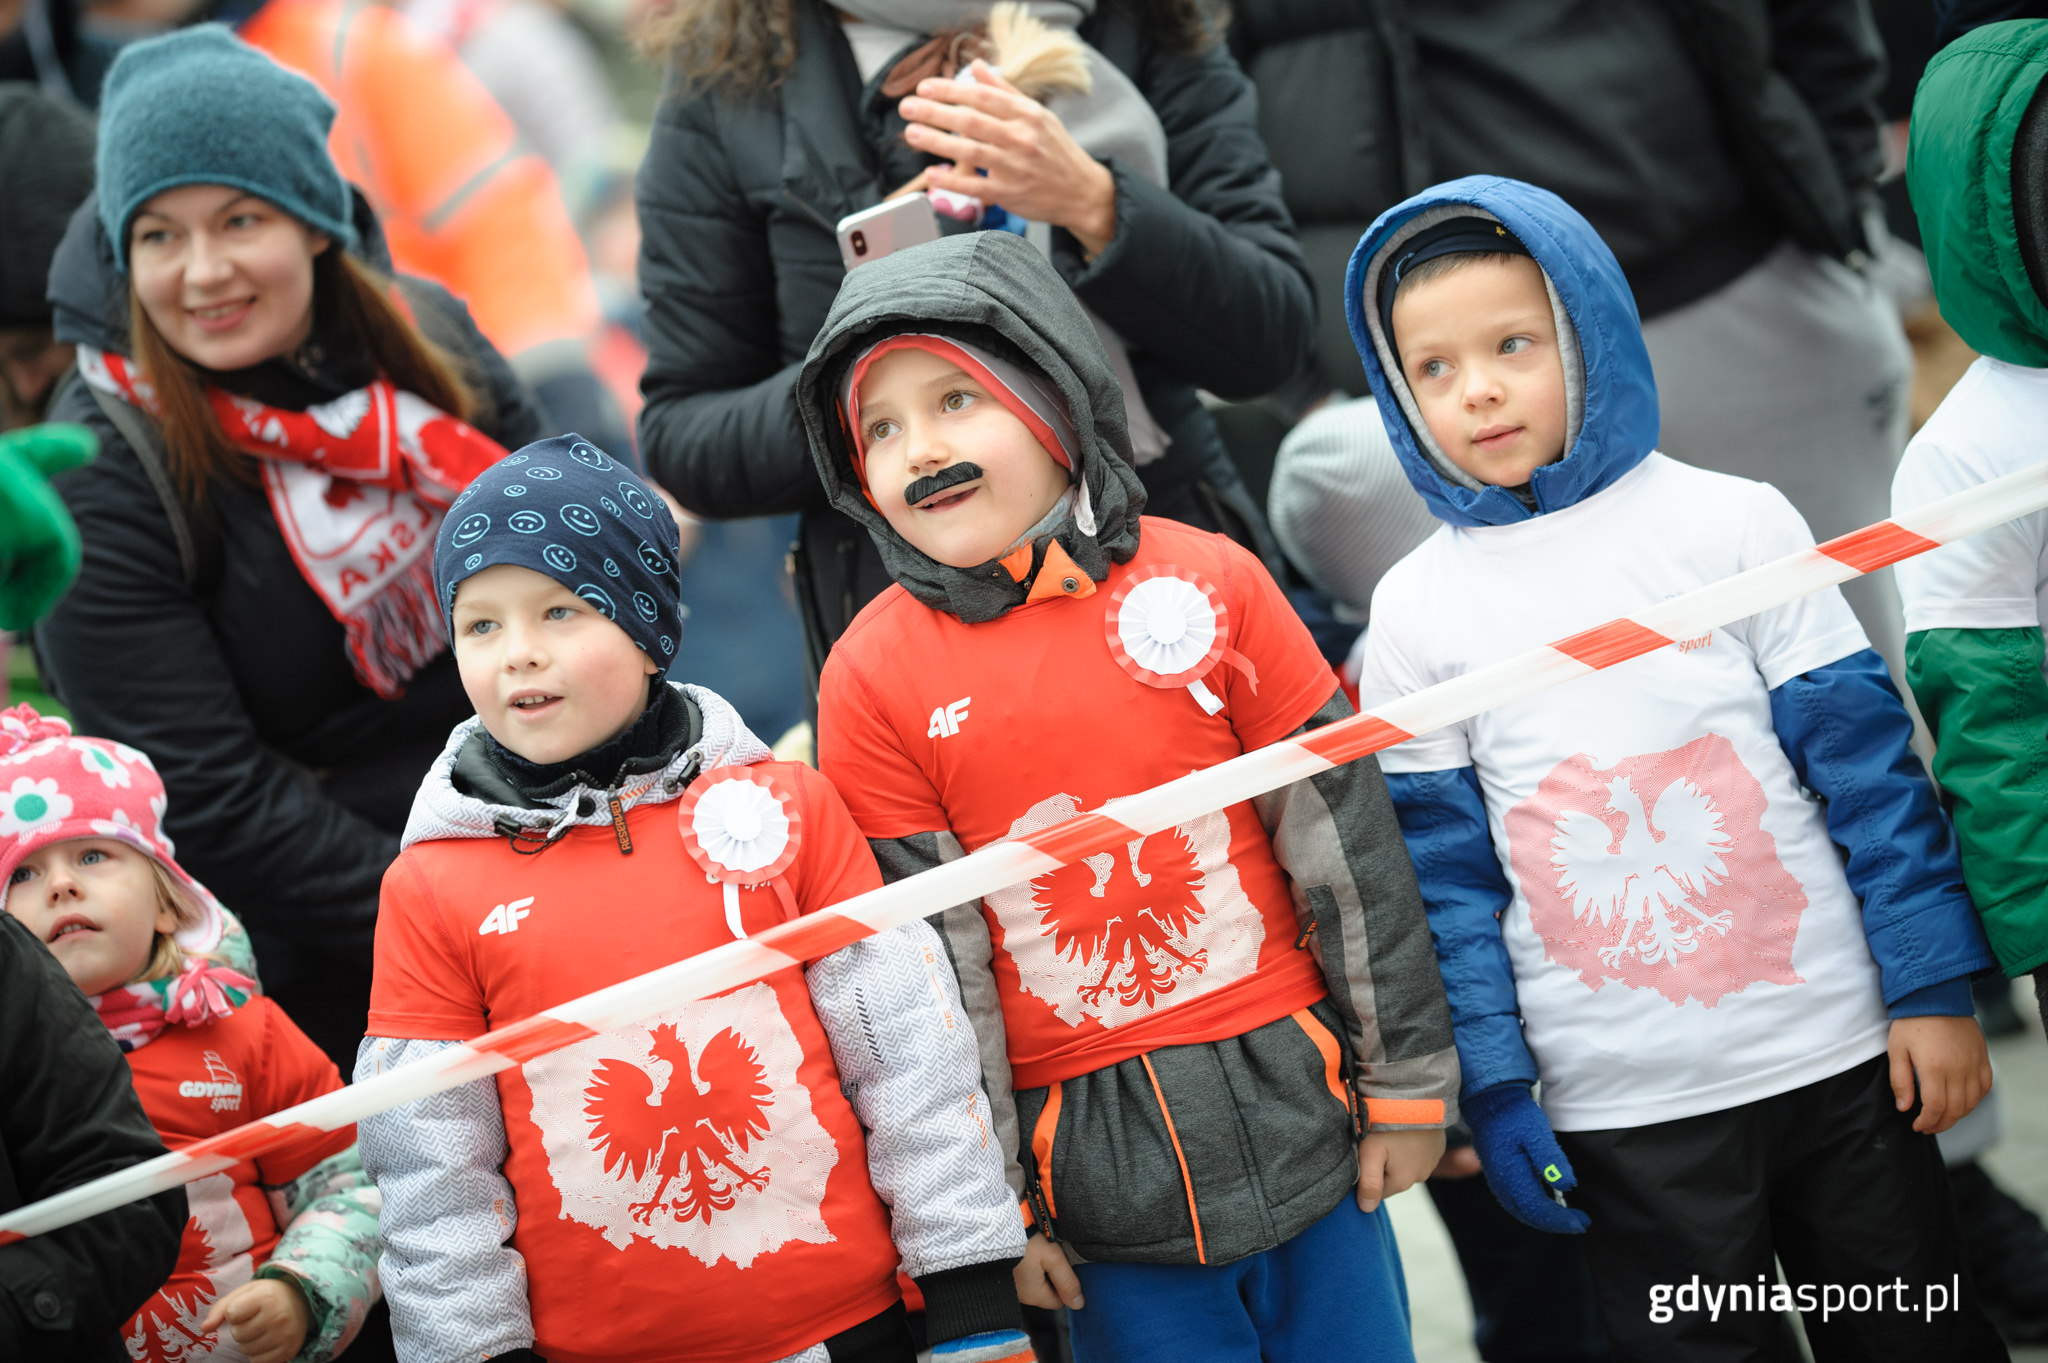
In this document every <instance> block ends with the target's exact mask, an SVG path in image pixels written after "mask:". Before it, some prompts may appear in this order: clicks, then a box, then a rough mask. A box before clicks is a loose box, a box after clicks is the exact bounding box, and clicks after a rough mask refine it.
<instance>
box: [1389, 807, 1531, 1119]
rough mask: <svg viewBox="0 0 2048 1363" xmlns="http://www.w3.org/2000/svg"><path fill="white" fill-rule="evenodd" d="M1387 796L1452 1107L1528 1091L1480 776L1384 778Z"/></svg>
mask: <svg viewBox="0 0 2048 1363" xmlns="http://www.w3.org/2000/svg"><path fill="white" fill-rule="evenodd" d="M1387 790H1388V792H1389V793H1391V794H1392V795H1393V797H1394V813H1395V814H1396V815H1397V816H1398V817H1399V818H1400V820H1401V835H1402V837H1404V838H1405V839H1407V842H1408V855H1409V857H1410V859H1412V860H1413V861H1414V862H1415V879H1416V880H1417V881H1418V882H1419V883H1420V884H1421V886H1422V902H1423V905H1424V907H1425V908H1427V909H1428V910H1429V936H1430V940H1431V941H1432V942H1434V943H1435V944H1436V959H1437V965H1438V966H1439V967H1440V968H1441V969H1442V971H1443V976H1444V995H1445V997H1446V998H1447V999H1448V1000H1449V1001H1450V1005H1451V1035H1452V1037H1453V1038H1454V1039H1455V1040H1456V1041H1457V1044H1458V1069H1459V1074H1460V1082H1459V1089H1460V1094H1461V1099H1460V1101H1462V1100H1463V1096H1464V1095H1470V1094H1475V1093H1479V1092H1482V1091H1483V1090H1486V1089H1490V1088H1494V1087H1496V1086H1497V1085H1500V1084H1509V1083H1518V1084H1533V1083H1535V1082H1536V1059H1535V1057H1534V1056H1532V1055H1530V1054H1529V1047H1528V1046H1527V1045H1526V1044H1524V1042H1523V1041H1522V1014H1521V1010H1520V1008H1519V1007H1518V1006H1517V1004H1516V1002H1515V969H1514V966H1513V965H1511V964H1510V963H1509V961H1508V948H1507V943H1505V942H1503V941H1502V940H1501V936H1500V915H1501V914H1502V913H1503V912H1504V911H1505V910H1506V909H1507V907H1508V905H1509V904H1511V903H1513V902H1514V891H1512V890H1510V889H1509V888H1508V881H1507V877H1506V876H1505V875H1504V874H1502V872H1501V869H1500V859H1499V858H1498V857H1496V856H1495V855H1494V852H1493V838H1492V836H1491V835H1490V834H1489V833H1488V832H1487V825H1486V799H1485V797H1484V796H1483V795H1481V794H1480V793H1479V773H1478V772H1477V771H1475V770H1473V769H1472V768H1471V767H1454V768H1451V769H1450V770H1448V771H1413V772H1392V771H1390V772H1388V773H1387Z"/></svg>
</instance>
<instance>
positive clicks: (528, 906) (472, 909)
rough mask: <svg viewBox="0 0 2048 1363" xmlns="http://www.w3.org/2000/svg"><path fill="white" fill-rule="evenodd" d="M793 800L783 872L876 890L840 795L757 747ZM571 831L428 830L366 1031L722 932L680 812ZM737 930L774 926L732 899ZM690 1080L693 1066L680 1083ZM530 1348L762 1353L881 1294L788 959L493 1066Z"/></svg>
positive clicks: (386, 910) (686, 948) (447, 1016)
mask: <svg viewBox="0 0 2048 1363" xmlns="http://www.w3.org/2000/svg"><path fill="white" fill-rule="evenodd" d="M752 770H753V771H755V772H767V773H770V774H772V776H773V777H774V779H775V780H776V781H777V783H778V784H779V785H780V786H781V787H782V789H784V790H785V791H787V792H789V793H791V794H793V795H794V796H795V797H796V800H797V802H798V810H799V822H800V826H801V829H802V833H801V836H802V842H801V844H800V848H799V851H798V855H797V859H796V861H795V863H794V864H793V865H792V866H791V867H790V869H789V870H788V871H787V872H785V873H784V876H783V880H784V882H785V884H787V885H788V887H789V889H790V890H791V891H792V892H793V894H794V897H795V901H796V905H797V908H798V910H799V912H802V913H809V912H812V911H814V910H817V909H821V908H824V907H826V906H828V905H831V904H835V903H838V902H839V901H841V900H844V899H847V898H850V897H851V896H853V895H856V894H859V893H862V892H864V891H866V890H870V889H873V888H874V887H875V886H877V885H878V884H880V883H881V876H880V873H879V872H878V871H877V870H876V869H875V860H874V857H873V855H872V854H871V853H870V852H869V851H868V849H867V845H866V844H865V843H864V842H863V841H862V840H861V837H860V833H859V830H858V829H856V828H855V827H854V824H853V820H852V818H851V817H849V816H848V814H847V812H846V806H845V805H844V804H843V803H842V802H841V800H840V799H839V796H838V794H837V793H836V792H835V791H834V790H833V789H832V787H831V786H830V785H829V784H828V783H827V782H826V781H825V780H824V779H823V778H822V777H820V776H819V775H818V774H817V773H816V772H814V771H811V770H810V769H809V768H807V767H802V766H797V765H792V764H788V763H779V762H775V763H763V764H761V765H760V766H757V767H754V768H752ZM626 825H627V829H628V831H629V832H630V834H631V836H632V842H633V851H632V854H631V855H621V854H620V852H619V846H618V842H617V840H616V837H615V835H614V833H613V831H612V828H611V826H610V825H608V824H607V825H605V826H602V827H579V828H574V829H571V830H570V831H569V832H568V833H567V834H566V835H564V836H563V838H562V839H561V841H560V842H558V843H557V844H556V845H555V846H553V847H550V848H549V849H547V850H546V851H544V852H541V853H539V854H537V855H531V856H527V855H521V854H520V853H518V852H514V851H513V850H512V849H511V848H510V847H509V846H508V845H507V844H506V841H505V839H503V838H474V839H444V840H439V841H434V842H423V843H419V844H417V845H415V846H414V847H412V848H410V849H409V850H407V851H406V852H405V853H403V854H402V855H400V857H399V858H398V860H397V861H396V862H395V863H393V865H392V867H391V869H390V871H388V872H387V873H386V874H385V877H384V895H383V902H382V905H381V907H380V909H379V913H378V919H377V966H376V976H375V981H374V984H373V986H372V989H371V993H370V1023H369V1027H370V1034H371V1035H372V1036H385V1037H416V1038H432V1039H444V1040H454V1039H458V1038H460V1039H466V1038H469V1037H473V1036H477V1035H479V1034H481V1033H482V1032H484V1031H486V1030H496V1029H498V1028H500V1027H504V1026H507V1025H509V1024H511V1023H513V1022H517V1021H519V1020H520V1019H522V1018H526V1017H529V1016H531V1015H533V1014H534V1013H537V1012H540V1011H542V1010H544V1009H546V1008H549V1007H552V1006H554V1005H556V1004H560V1003H563V1002H566V1001H567V1000H569V999H573V998H576V997H578V996H580V995H583V994H586V993H589V992H591V991H592V990H595V989H601V988H603V987H604V986H606V985H609V984H616V983H617V982H618V981H620V980H623V979H627V978H629V977H631V976H633V975H637V974H640V973H641V972H643V971H647V970H651V969H653V968H655V967H656V966H660V965H665V964H667V963H669V962H671V961H679V960H682V959H683V958H684V957H686V956H694V955H696V954H697V953H699V952H703V951H708V950H710V949H711V948H712V947H715V946H718V945H719V944H721V943H723V942H729V941H731V940H732V932H731V929H730V928H728V927H727V925H726V921H725V903H724V898H723V895H722V890H721V887H720V886H718V885H715V884H711V883H708V882H707V881H706V879H705V876H704V872H703V871H702V870H701V869H700V868H699V867H698V866H697V864H696V863H695V862H693V861H692V860H690V857H689V854H688V852H687V851H686V850H685V848H684V846H683V841H682V836H681V833H680V830H679V826H678V824H677V804H676V803H675V802H668V803H663V804H642V805H639V806H637V807H636V808H634V809H632V810H630V811H628V813H627V815H626ZM739 898H740V910H741V921H742V925H743V926H744V927H745V928H746V929H747V931H748V933H749V934H750V935H751V934H753V933H757V932H760V931H762V930H764V929H766V928H768V927H771V926H773V925H774V924H776V923H779V922H781V921H782V920H783V914H784V910H783V907H782V903H781V900H780V899H779V898H778V896H777V895H776V893H775V892H774V890H773V889H772V888H770V887H768V886H762V887H760V888H759V889H742V890H741V891H739ZM693 1074H694V1078H693ZM498 1099H499V1103H500V1105H501V1106H502V1107H503V1109H504V1113H505V1132H506V1136H507V1138H508V1140H509V1144H510V1147H511V1154H510V1157H509V1158H508V1159H507V1160H506V1162H505V1175H506V1177H507V1179H509V1180H510V1182H511V1184H512V1193H513V1199H514V1202H515V1204H516V1205H517V1207H518V1209H519V1224H518V1228H517V1230H515V1231H514V1233H513V1236H512V1245H513V1248H515V1249H517V1250H518V1251H519V1252H520V1253H521V1254H522V1255H524V1256H525V1259H526V1274H527V1300H528V1302H529V1303H530V1305H531V1307H532V1311H533V1330H534V1350H535V1352H537V1353H539V1354H541V1355H542V1356H544V1357H546V1358H548V1359H550V1360H551V1361H552V1363H581V1361H582V1360H595V1359H611V1360H627V1361H630V1360H649V1361H650V1363H651V1361H652V1360H657V1359H659V1360H670V1359H675V1358H691V1359H701V1360H705V1363H762V1361H763V1360H769V1359H777V1358H782V1357H784V1356H786V1355H788V1354H791V1353H794V1352H796V1351H797V1350H798V1349H801V1348H804V1347H806V1346H807V1345H811V1344H815V1343H817V1342H818V1341H819V1340H821V1339H824V1338H826V1337H828V1336H830V1335H833V1334H836V1333H838V1332H839V1331H841V1330H844V1329H847V1328H849V1327H851V1326H853V1325H856V1324H858V1323H860V1322H861V1321H863V1320H866V1319H867V1318H868V1317H870V1316H873V1315H875V1314H877V1313H878V1312H881V1311H884V1310H887V1309H888V1307H889V1306H890V1305H891V1304H892V1303H894V1302H895V1301H896V1299H897V1292H896V1283H895V1272H896V1261H897V1255H896V1249H895V1246H894V1244H893V1242H892V1241H891V1240H890V1237H889V1218H888V1211H887V1208H885V1207H884V1206H883V1205H882V1202H881V1200H880V1199H879V1198H878V1197H877V1196H876V1195H875V1192H874V1189H873V1187H872V1186H871V1185H870V1184H869V1182H868V1167H867V1149H866V1145H865V1143H864V1142H863V1139H862V1135H861V1128H860V1123H859V1122H858V1121H857V1120H856V1119H855V1116H854V1113H853V1109H852V1107H851V1106H850V1105H849V1104H848V1103H847V1101H846V1098H845V1095H843V1094H842V1093H841V1092H840V1089H839V1072H838V1069H837V1067H836V1066H834V1064H833V1063H832V1052H831V1048H830V1046H829V1044H828V1043H827V1041H826V1038H825V1034H824V1028H823V1026H822V1025H821V1024H820V1023H819V1021H818V1016H817V1013H816V1012H815V1011H814V1010H813V1008H812V1006H811V996H810V991H809V989H808V988H807V987H806V985H805V982H804V974H803V971H801V970H800V969H797V968H794V967H792V968H790V969H788V970H785V971H782V972H781V973H779V974H776V975H773V976H770V977H769V978H768V979H766V980H764V981H762V982H760V983H758V984H752V985H747V986H745V987H743V988H740V989H736V990H733V991H731V992H729V993H725V994H720V995H717V996H716V997H714V998H710V999H705V1000H702V1001H700V1002H697V1003H691V1004H686V1005H683V1006H681V1007H678V1008H673V1009H670V1010H668V1011H667V1012H664V1013H661V1014H659V1015H657V1016H655V1017H652V1018H649V1019H647V1021H646V1022H644V1023H641V1024H638V1025H635V1026H631V1027H625V1028H621V1029H620V1030H618V1031H616V1032H607V1033H604V1034H602V1035H599V1036H596V1037H593V1038H591V1039H589V1040H587V1041H582V1042H578V1043H576V1044H575V1045H572V1046H568V1047H565V1048H563V1049H562V1050H559V1051H555V1052H553V1053H552V1054H550V1055H546V1056H542V1057H541V1058H539V1059H538V1060H535V1061H533V1062H532V1063H531V1064H530V1065H528V1066H526V1067H525V1069H524V1070H516V1069H515V1070H507V1071H505V1072H504V1073H503V1074H500V1075H499V1076H498Z"/></svg>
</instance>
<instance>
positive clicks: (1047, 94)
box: [988, 0, 1095, 104]
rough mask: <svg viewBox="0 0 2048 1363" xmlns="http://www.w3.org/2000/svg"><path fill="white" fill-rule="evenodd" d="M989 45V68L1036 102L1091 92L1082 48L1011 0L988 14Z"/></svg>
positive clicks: (1091, 82) (1071, 36) (1070, 34)
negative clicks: (1055, 96)
mask: <svg viewBox="0 0 2048 1363" xmlns="http://www.w3.org/2000/svg"><path fill="white" fill-rule="evenodd" d="M988 45H989V49H990V51H989V56H988V61H989V64H990V65H991V66H993V67H995V68H996V70H997V71H999V72H1001V73H1002V77H1003V79H1004V80H1006V81H1008V82H1010V84H1012V85H1014V86H1016V87H1017V88H1018V89H1019V90H1021V91H1023V92H1024V93H1025V94H1026V95H1028V96H1030V97H1031V98H1032V99H1035V100H1037V101H1038V102H1039V103H1041V104H1043V103H1044V102H1045V101H1046V100H1048V99H1050V98H1051V97H1052V96H1054V95H1057V94H1065V93H1068V92H1072V93H1074V94H1082V95H1085V94H1087V93H1089V92H1090V91H1091V90H1093V89H1094V88H1095V77H1094V76H1093V74H1091V73H1090V72H1089V70H1088V46H1087V44H1085V43H1083V42H1082V41H1081V40H1080V39H1079V38H1077V37H1075V36H1074V34H1073V32H1072V31H1071V30H1069V29H1064V28H1054V27H1052V25H1050V24H1048V23H1046V22H1045V21H1044V20H1043V19H1040V18H1038V17H1037V16H1036V15H1034V14H1032V12H1031V11H1030V9H1028V8H1027V7H1026V6H1024V5H1022V4H1018V3H1016V2H1015V0H1002V3H1001V4H998V5H996V6H995V7H994V8H993V9H991V10H990V11H989V12H988Z"/></svg>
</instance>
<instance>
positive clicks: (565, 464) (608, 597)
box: [434, 435, 682, 667]
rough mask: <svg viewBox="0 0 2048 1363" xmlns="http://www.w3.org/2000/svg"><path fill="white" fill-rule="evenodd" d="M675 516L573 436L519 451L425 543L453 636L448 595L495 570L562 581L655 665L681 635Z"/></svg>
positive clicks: (469, 491) (466, 495)
mask: <svg viewBox="0 0 2048 1363" xmlns="http://www.w3.org/2000/svg"><path fill="white" fill-rule="evenodd" d="M679 552H680V543H679V536H678V533H677V530H676V523H675V518H674V517H672V516H670V515H669V511H668V507H667V506H666V505H665V504H664V503H663V502H662V500H661V498H659V497H658V496H656V495H655V494H654V491H653V489H652V488H650V487H648V485H647V484H646V483H645V482H643V481H642V480H641V478H640V476H639V475H638V474H636V473H634V472H633V471H632V470H631V469H629V468H627V467H626V466H625V465H624V464H622V463H620V462H619V461H618V460H616V459H613V458H612V457H611V456H610V455H608V454H606V453H605V452H604V451H603V450H601V449H599V448H598V447H597V446H595V445H593V444H591V443H590V442H589V441H588V440H585V439H584V438H583V437H582V436H580V435H565V436H558V437H556V438H555V439H552V440H542V441H539V442H538V443H536V444H532V445H528V446H526V447H525V448H524V449H522V450H520V451H518V452H517V453H516V454H510V455H507V456H506V457H505V458H503V459H501V460H499V461H498V462H497V463H495V464H493V465H492V466H491V467H490V468H488V469H486V470H484V472H483V473H482V474H481V475H480V476H479V477H478V478H477V479H476V481H475V482H473V483H471V484H470V485H469V486H468V487H467V488H466V489H464V490H463V493H462V495H461V496H459V497H457V498H456V499H455V504H454V505H453V506H452V507H451V508H450V510H449V514H448V516H447V517H446V518H445V519H444V520H443V521H442V523H441V533H440V537H439V539H438V540H437V541H436V543H435V545H434V587H435V591H436V592H437V594H438V595H439V597H440V600H441V610H442V616H443V622H444V623H445V624H446V625H447V627H448V630H449V634H450V636H451V637H453V634H454V614H455V589H456V588H457V587H458V586H460V585H461V583H462V580H463V579H464V578H466V577H469V576H471V575H472V574H475V573H478V572H481V571H483V570H484V569H485V568H488V567H492V566H494V565H497V564H501V563H509V564H512V565H514V566H516V567H520V568H530V569H532V570H533V571H534V572H537V573H541V574H544V575H545V576H547V577H551V578H553V579H554V580H555V581H557V582H559V583H561V584H562V585H563V586H564V587H566V588H568V589H569V590H570V591H571V592H574V593H575V594H576V595H577V596H579V597H582V598H583V599H584V600H585V601H588V602H589V603H590V604H591V605H593V606H595V607H596V608H597V609H598V610H600V611H602V612H604V614H605V617H606V618H607V619H609V620H611V621H612V623H614V624H616V625H617V626H618V627H619V628H620V629H622V630H624V631H626V633H627V635H628V636H629V637H630V638H631V639H632V640H633V642H634V643H636V644H638V645H639V646H640V648H641V649H642V651H644V652H645V653H646V654H647V655H648V656H649V657H651V658H653V659H654V660H655V661H656V662H658V663H660V664H662V665H663V666H664V667H665V666H667V665H668V663H669V662H670V661H671V660H672V659H673V658H674V657H675V652H676V646H677V644H678V643H679V642H680V641H681V638H682V604H681V596H680V585H679V582H678V579H677V576H676V559H677V556H678V554H679Z"/></svg>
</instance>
